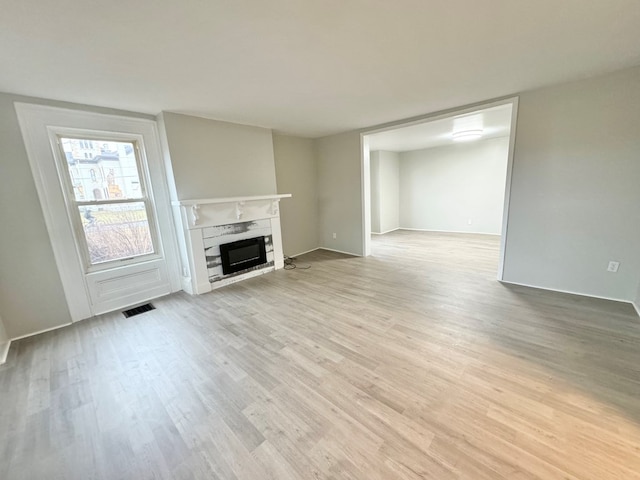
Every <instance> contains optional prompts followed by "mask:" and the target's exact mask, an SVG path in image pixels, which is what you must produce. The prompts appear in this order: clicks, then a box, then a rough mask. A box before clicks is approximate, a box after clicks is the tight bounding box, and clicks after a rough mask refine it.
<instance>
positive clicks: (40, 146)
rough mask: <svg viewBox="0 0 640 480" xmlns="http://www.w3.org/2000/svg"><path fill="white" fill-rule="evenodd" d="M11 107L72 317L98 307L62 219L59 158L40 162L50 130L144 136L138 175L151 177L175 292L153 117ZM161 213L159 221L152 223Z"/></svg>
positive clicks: (173, 249)
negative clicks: (143, 169) (144, 168)
mask: <svg viewBox="0 0 640 480" xmlns="http://www.w3.org/2000/svg"><path fill="white" fill-rule="evenodd" d="M14 105H15V110H16V113H17V116H18V123H19V125H20V129H21V132H22V136H23V138H24V143H25V148H26V151H27V157H28V159H29V164H30V166H31V170H32V173H33V178H34V181H35V184H36V190H37V193H38V197H39V199H40V204H41V206H42V210H43V214H44V218H45V223H46V226H47V231H48V233H49V238H50V240H51V246H52V249H53V252H54V259H55V261H56V265H57V267H58V272H59V274H60V278H61V280H62V286H63V291H64V293H65V299H66V301H67V305H68V306H69V312H70V315H71V320H72V321H78V320H82V319H85V318H89V317H91V316H93V315H94V314H95V313H96V311H97V310H96V309H95V308H94V307H95V306H94V305H92V300H91V298H92V297H91V291H90V289H89V287H88V282H87V277H86V275H85V268H84V266H83V264H82V261H81V258H80V257H79V255H78V252H77V249H76V248H75V242H76V240H75V235H74V232H73V226H72V225H71V223H70V221H69V219H68V218H67V214H66V212H67V208H66V205H65V201H64V194H63V191H62V189H61V186H60V184H59V181H58V173H57V170H56V168H57V166H58V162H54V161H48V160H45V159H49V158H52V155H55V154H56V152H57V146H56V145H53V144H51V137H50V136H49V132H50V131H52V130H51V129H52V128H53V129H54V130H55V131H63V130H65V129H66V130H68V129H77V128H78V127H81V128H82V129H83V131H95V132H100V133H101V134H102V133H104V132H107V133H108V132H111V133H112V134H114V135H128V136H141V137H142V138H143V139H144V146H145V150H146V160H147V164H148V169H149V171H148V172H141V175H148V176H149V180H150V181H149V182H148V185H147V189H148V195H149V197H150V198H151V199H153V203H154V211H155V216H154V218H153V221H154V222H155V224H156V225H157V227H158V230H159V232H160V235H159V237H160V238H158V239H157V240H158V248H159V250H161V251H162V252H163V256H164V265H166V267H163V268H166V274H165V276H166V280H167V285H168V289H170V290H171V291H178V290H180V289H181V282H180V275H179V272H178V270H179V266H178V257H177V246H176V236H175V232H174V229H173V226H172V224H171V222H172V220H171V219H172V212H171V207H170V206H169V193H168V186H167V184H166V182H167V176H166V171H165V168H164V164H163V163H162V150H161V144H160V139H159V134H158V130H157V126H156V123H155V121H153V120H148V119H142V118H135V117H123V116H119V115H109V114H102V113H94V112H88V111H85V110H74V109H66V108H57V107H49V106H43V105H39V104H30V103H21V102H15V104H14ZM114 132H115V133H114ZM58 153H59V152H58ZM53 179H55V180H53ZM54 183H55V185H54ZM61 212H64V214H63V213H61ZM62 215H64V219H63V218H62ZM160 215H162V218H163V220H164V221H162V222H156V219H157V218H158V217H159V216H160ZM150 223H151V219H150ZM71 246H73V247H71Z"/></svg>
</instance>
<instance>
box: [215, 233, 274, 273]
mask: <svg viewBox="0 0 640 480" xmlns="http://www.w3.org/2000/svg"><path fill="white" fill-rule="evenodd" d="M220 260H221V262H222V273H223V274H224V275H229V274H231V273H236V272H241V271H244V270H247V269H249V268H252V267H256V266H258V265H263V264H265V263H267V251H266V248H265V243H264V237H255V238H249V239H246V240H239V241H237V242H231V243H225V244H222V245H220Z"/></svg>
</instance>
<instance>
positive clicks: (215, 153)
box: [161, 112, 277, 200]
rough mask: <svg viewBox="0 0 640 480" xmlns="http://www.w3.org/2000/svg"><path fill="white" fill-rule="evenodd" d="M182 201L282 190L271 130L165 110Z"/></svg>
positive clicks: (163, 121)
mask: <svg viewBox="0 0 640 480" xmlns="http://www.w3.org/2000/svg"><path fill="white" fill-rule="evenodd" d="M161 120H162V122H161V124H163V126H164V130H165V131H164V133H163V135H166V144H167V145H168V148H169V153H170V156H171V165H172V167H173V176H174V179H175V186H176V192H177V197H178V199H179V200H188V199H194V198H214V197H235V196H249V195H269V194H275V193H276V190H277V189H276V173H275V168H274V160H273V141H272V135H271V130H268V129H266V128H259V127H249V126H245V125H238V124H235V123H227V122H220V121H216V120H208V119H205V118H199V117H192V116H189V115H180V114H177V113H171V112H163V113H162V115H161Z"/></svg>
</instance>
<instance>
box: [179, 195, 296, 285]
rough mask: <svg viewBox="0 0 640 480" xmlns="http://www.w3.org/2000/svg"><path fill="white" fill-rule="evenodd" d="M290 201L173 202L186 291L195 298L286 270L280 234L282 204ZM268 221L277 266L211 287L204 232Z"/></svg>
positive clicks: (270, 198) (265, 198)
mask: <svg viewBox="0 0 640 480" xmlns="http://www.w3.org/2000/svg"><path fill="white" fill-rule="evenodd" d="M289 197H291V194H279V195H259V196H250V197H227V198H202V199H194V200H179V201H174V202H171V204H172V205H173V208H174V214H175V218H176V223H178V219H179V223H180V225H179V230H180V231H181V232H182V238H179V241H180V242H179V243H180V247H181V248H180V250H181V251H182V252H181V253H182V255H181V256H182V264H183V271H182V276H183V278H182V287H183V289H184V290H185V291H186V292H187V293H190V294H192V295H200V294H202V293H207V292H210V291H211V290H213V289H214V288H219V287H222V286H224V285H228V284H230V283H235V282H238V281H240V280H244V279H246V278H250V277H254V276H257V275H262V274H264V273H268V272H271V271H274V270H278V269H280V268H282V267H284V254H283V249H282V232H281V230H280V200H281V199H283V198H289ZM265 219H268V220H269V221H270V222H271V235H272V241H273V255H274V261H273V265H270V266H267V267H265V268H262V269H258V270H253V271H250V272H246V273H242V274H240V275H235V276H232V277H229V278H223V279H221V280H219V281H216V282H214V283H211V282H210V281H209V272H208V269H207V260H206V257H205V245H204V236H203V230H204V229H205V228H208V227H217V226H221V225H232V224H236V223H243V222H251V221H257V220H265Z"/></svg>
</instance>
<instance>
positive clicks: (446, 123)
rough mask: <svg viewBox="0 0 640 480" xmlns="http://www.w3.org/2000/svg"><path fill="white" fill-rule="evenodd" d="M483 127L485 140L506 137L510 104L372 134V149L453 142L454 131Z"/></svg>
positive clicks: (408, 148)
mask: <svg viewBox="0 0 640 480" xmlns="http://www.w3.org/2000/svg"><path fill="white" fill-rule="evenodd" d="M476 129H479V130H482V139H484V140H487V139H489V138H498V137H506V136H508V135H509V132H510V131H511V104H508V105H501V106H498V107H491V108H486V109H483V110H477V111H475V112H469V113H465V114H464V115H454V116H451V117H447V118H442V119H439V120H432V121H430V122H426V123H420V124H417V125H411V126H409V127H402V128H397V129H395V130H387V131H385V132H381V133H375V134H372V135H369V136H368V137H369V150H372V151H373V150H387V151H390V152H408V151H411V150H421V149H423V148H433V147H440V146H444V145H452V144H454V143H455V142H454V140H453V132H454V131H455V132H459V131H465V130H476Z"/></svg>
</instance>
